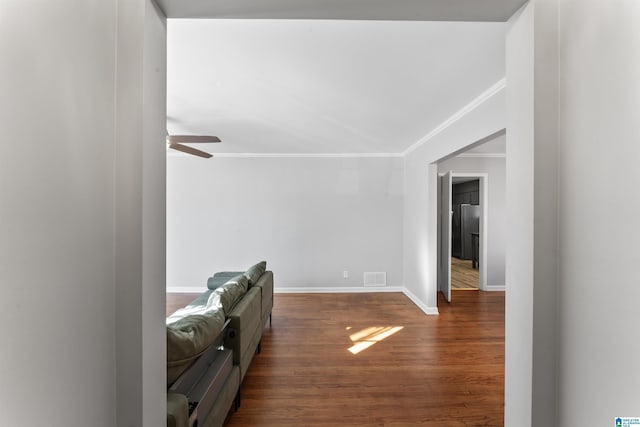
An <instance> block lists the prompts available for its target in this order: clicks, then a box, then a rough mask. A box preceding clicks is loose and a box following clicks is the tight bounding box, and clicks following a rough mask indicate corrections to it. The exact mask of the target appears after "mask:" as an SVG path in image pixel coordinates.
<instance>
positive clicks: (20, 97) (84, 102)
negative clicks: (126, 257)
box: [0, 0, 116, 427]
mask: <svg viewBox="0 0 640 427" xmlns="http://www.w3.org/2000/svg"><path fill="white" fill-rule="evenodd" d="M115 13H116V8H115V2H114V1H92V2H90V5H88V4H87V2H81V1H80V2H79V1H71V0H61V1H56V2H21V1H3V2H0V58H2V60H1V61H0V93H1V94H2V96H0V122H1V123H2V126H1V128H2V131H1V132H2V137H3V140H4V148H5V149H4V150H3V152H2V154H0V236H2V237H0V288H1V292H2V298H0V323H2V325H3V333H2V351H0V378H2V387H1V388H0V402H2V403H0V408H1V409H2V414H1V419H2V424H3V425H6V426H25V425H41V426H45V425H46V426H54V427H62V426H78V427H80V426H86V425H92V426H96V427H99V426H102V427H113V426H114V425H116V420H115V393H114V392H115V375H114V374H115V371H116V362H115V317H116V311H115V301H114V297H115V295H114V242H113V237H114V153H113V138H114V124H113V117H114V114H113V112H114V102H115V100H114V68H115V55H114V44H115V34H116V28H115V23H116V20H115Z"/></svg>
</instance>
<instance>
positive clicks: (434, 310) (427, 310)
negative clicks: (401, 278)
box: [402, 288, 440, 316]
mask: <svg viewBox="0 0 640 427" xmlns="http://www.w3.org/2000/svg"><path fill="white" fill-rule="evenodd" d="M402 292H403V293H404V294H405V295H406V296H407V298H409V299H410V300H411V302H413V303H414V304H415V305H416V306H417V307H418V308H419V309H420V310H422V311H423V312H424V314H426V315H428V316H437V315H439V314H440V312H439V311H438V307H429V306H428V305H426V304H424V303H423V302H422V301H420V300H419V299H418V297H417V296H415V294H414V293H413V292H411V291H410V290H409V289H407V288H404V289H403V291H402Z"/></svg>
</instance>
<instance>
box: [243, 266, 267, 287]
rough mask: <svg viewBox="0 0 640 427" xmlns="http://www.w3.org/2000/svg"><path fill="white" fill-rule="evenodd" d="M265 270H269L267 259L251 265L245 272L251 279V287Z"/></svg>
mask: <svg viewBox="0 0 640 427" xmlns="http://www.w3.org/2000/svg"><path fill="white" fill-rule="evenodd" d="M265 271H267V261H261V262H259V263H257V264H255V265H252V266H251V267H249V268H248V269H247V271H245V273H244V275H245V276H246V278H247V279H248V280H249V287H251V286H253V285H255V284H256V282H257V281H258V279H259V278H260V276H262V274H263V273H264V272H265Z"/></svg>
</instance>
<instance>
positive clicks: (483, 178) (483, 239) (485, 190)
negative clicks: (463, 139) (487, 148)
mask: <svg viewBox="0 0 640 427" xmlns="http://www.w3.org/2000/svg"><path fill="white" fill-rule="evenodd" d="M449 172H451V177H452V178H478V179H479V180H480V185H479V187H480V191H479V193H480V194H479V198H480V241H479V244H478V246H479V250H478V266H479V270H480V278H479V279H480V280H479V283H478V287H479V288H480V290H481V291H485V290H487V241H488V239H487V231H488V230H489V208H488V207H489V174H488V173H486V172H455V171H449ZM445 173H446V172H445ZM445 173H438V176H439V177H442V176H444V175H445ZM449 211H451V206H449ZM438 214H440V212H438ZM449 221H451V219H449ZM438 238H440V235H439V233H438ZM438 245H439V246H438V247H441V246H440V245H441V242H440V241H438ZM449 256H451V254H449ZM449 274H451V271H449Z"/></svg>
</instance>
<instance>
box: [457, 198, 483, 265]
mask: <svg viewBox="0 0 640 427" xmlns="http://www.w3.org/2000/svg"><path fill="white" fill-rule="evenodd" d="M479 232H480V206H479V205H468V204H462V205H457V206H454V209H453V218H452V219H451V237H452V242H451V255H453V256H455V257H457V258H460V259H467V260H469V259H472V258H473V253H474V248H473V246H474V240H473V234H474V233H479Z"/></svg>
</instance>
